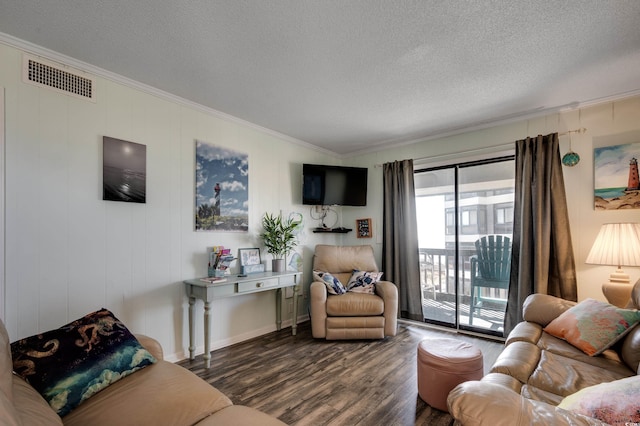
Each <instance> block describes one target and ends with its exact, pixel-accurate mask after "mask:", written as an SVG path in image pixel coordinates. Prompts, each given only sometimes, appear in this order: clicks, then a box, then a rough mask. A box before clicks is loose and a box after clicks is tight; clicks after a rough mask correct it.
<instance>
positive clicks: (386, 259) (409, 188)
mask: <svg viewBox="0 0 640 426" xmlns="http://www.w3.org/2000/svg"><path fill="white" fill-rule="evenodd" d="M383 181H384V182H383V188H384V207H383V240H382V270H383V271H384V274H385V275H384V276H385V277H386V278H385V279H386V280H388V281H391V282H393V283H395V284H396V286H398V299H399V300H398V301H399V303H398V310H399V311H400V312H399V315H400V317H402V318H408V319H413V320H418V321H423V319H424V317H423V315H422V305H421V301H420V300H421V299H420V260H419V249H418V224H417V220H416V197H415V188H414V187H413V160H403V161H394V162H393V163H386V164H384V165H383Z"/></svg>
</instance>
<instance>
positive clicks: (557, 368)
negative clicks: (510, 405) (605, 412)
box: [527, 351, 629, 397]
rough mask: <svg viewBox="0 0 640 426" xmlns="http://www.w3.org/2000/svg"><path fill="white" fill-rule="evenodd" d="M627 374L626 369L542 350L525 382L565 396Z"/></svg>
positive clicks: (622, 377) (624, 376) (621, 377)
mask: <svg viewBox="0 0 640 426" xmlns="http://www.w3.org/2000/svg"><path fill="white" fill-rule="evenodd" d="M628 376H629V371H628V370H625V371H623V372H620V371H614V370H608V369H606V368H603V367H598V366H595V365H590V364H585V363H584V362H581V361H578V360H576V359H573V358H567V357H564V356H562V355H557V354H554V353H552V352H549V351H542V355H541V356H540V362H539V363H538V366H537V367H536V369H535V370H534V372H533V374H531V377H529V380H528V381H527V384H529V385H531V386H535V387H537V388H538V389H542V390H544V391H547V392H551V393H555V394H557V395H560V396H562V397H565V396H568V395H571V394H572V393H575V392H578V391H579V390H580V389H583V388H586V387H588V386H593V385H597V384H599V383H602V382H610V381H612V380H618V379H624V378H626V377H628Z"/></svg>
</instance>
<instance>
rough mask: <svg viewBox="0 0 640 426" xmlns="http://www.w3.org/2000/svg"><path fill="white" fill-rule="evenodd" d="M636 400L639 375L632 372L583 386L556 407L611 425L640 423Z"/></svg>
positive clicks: (639, 392)
mask: <svg viewBox="0 0 640 426" xmlns="http://www.w3.org/2000/svg"><path fill="white" fill-rule="evenodd" d="M639 401H640V376H632V377H628V378H626V379H620V380H615V381H613V382H608V383H601V384H599V385H595V386H590V387H588V388H585V389H582V390H581V391H579V392H576V393H574V394H572V395H569V396H567V397H566V398H564V399H563V400H562V401H561V402H560V404H559V405H558V407H559V408H563V409H565V410H570V411H573V412H576V413H579V414H582V415H585V416H589V417H594V418H596V419H598V420H601V421H603V422H605V423H608V424H610V425H629V424H638V423H640V409H639V408H638V407H639V404H640V403H639Z"/></svg>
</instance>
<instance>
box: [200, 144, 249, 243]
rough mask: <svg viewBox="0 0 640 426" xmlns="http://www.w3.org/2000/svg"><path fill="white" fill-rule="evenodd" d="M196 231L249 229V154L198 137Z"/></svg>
mask: <svg viewBox="0 0 640 426" xmlns="http://www.w3.org/2000/svg"><path fill="white" fill-rule="evenodd" d="M195 172H196V180H195V208H196V211H195V230H196V231H235V232H247V231H248V230H249V225H248V222H249V157H248V156H247V154H243V153H240V152H238V151H234V150H232V149H228V148H222V147H219V146H215V145H211V144H208V143H206V142H203V141H199V140H196V164H195Z"/></svg>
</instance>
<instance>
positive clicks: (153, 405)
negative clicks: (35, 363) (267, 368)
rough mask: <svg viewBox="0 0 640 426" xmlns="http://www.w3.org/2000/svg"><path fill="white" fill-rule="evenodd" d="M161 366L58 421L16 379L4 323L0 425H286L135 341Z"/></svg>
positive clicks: (0, 327)
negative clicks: (230, 396)
mask: <svg viewBox="0 0 640 426" xmlns="http://www.w3.org/2000/svg"><path fill="white" fill-rule="evenodd" d="M136 337H137V338H138V340H139V341H140V343H141V344H142V345H143V346H144V347H145V348H146V349H147V350H148V351H149V352H151V354H152V355H153V356H154V357H155V358H156V359H157V360H158V362H157V363H155V364H153V365H150V366H148V367H146V368H143V369H142V370H140V371H137V372H135V373H134V374H132V375H130V376H127V377H124V378H123V379H121V380H119V381H118V382H116V383H114V384H112V385H111V386H109V387H107V388H106V389H104V390H102V391H100V392H98V393H97V394H95V395H94V396H92V397H91V398H89V399H88V400H87V401H85V402H84V403H82V404H80V405H79V406H78V407H77V408H75V409H74V410H73V411H71V412H70V413H69V414H67V415H66V416H64V417H62V418H60V417H59V416H58V415H57V414H56V413H55V412H54V411H53V410H52V409H51V407H49V405H48V404H47V402H46V401H45V400H44V398H43V397H42V396H41V395H40V394H39V393H38V392H37V391H36V390H35V389H34V388H33V387H31V386H30V385H29V384H28V383H27V382H26V381H25V380H23V379H22V378H21V377H19V376H17V375H15V374H13V372H12V370H13V364H12V360H11V350H10V347H9V345H10V342H9V335H8V333H7V330H6V328H5V326H4V324H3V323H2V322H0V351H1V353H0V424H2V425H5V426H13V425H25V426H26V425H29V426H30V425H78V426H80V425H82V426H86V425H91V426H100V425H105V426H107V425H110V426H111V425H119V426H121V425H132V426H133V425H136V426H139V425H176V426H186V425H194V424H197V425H261V426H262V425H268V426H276V425H279V426H282V425H284V423H282V422H281V421H279V420H277V419H276V418H273V417H270V416H268V415H267V414H264V413H261V412H260V411H257V410H254V409H252V408H249V407H244V406H239V405H233V403H232V402H231V400H229V398H227V397H226V396H225V395H224V394H223V393H222V392H220V391H218V390H217V389H215V388H214V387H212V386H211V385H209V384H208V383H207V382H205V381H204V380H202V379H200V378H199V377H198V376H196V375H195V374H193V373H191V372H190V371H188V370H186V369H184V368H182V367H180V366H178V365H175V364H172V363H170V362H167V361H164V360H163V353H162V347H161V346H160V344H159V343H158V342H157V341H156V340H154V339H151V338H149V337H145V336H140V335H138V336H136Z"/></svg>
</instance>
